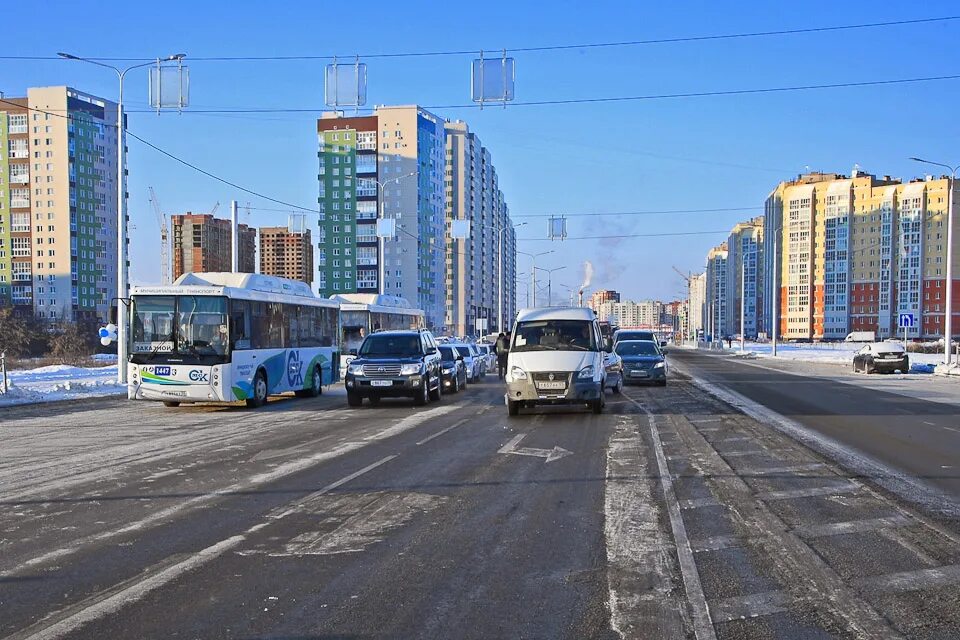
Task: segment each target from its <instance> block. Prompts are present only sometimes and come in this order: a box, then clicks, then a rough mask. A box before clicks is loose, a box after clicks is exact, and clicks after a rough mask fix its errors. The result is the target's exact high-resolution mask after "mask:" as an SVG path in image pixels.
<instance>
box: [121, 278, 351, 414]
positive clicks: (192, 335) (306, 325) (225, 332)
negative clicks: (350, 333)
mask: <svg viewBox="0 0 960 640" xmlns="http://www.w3.org/2000/svg"><path fill="white" fill-rule="evenodd" d="M129 314H130V317H129V319H130V332H129V340H130V361H129V363H128V364H127V367H128V369H127V371H128V374H129V375H128V378H127V379H128V381H129V382H128V386H127V397H128V398H129V399H131V400H157V401H162V402H163V403H164V404H165V405H167V406H168V407H176V406H178V405H180V404H181V403H194V402H235V401H240V400H243V401H245V402H246V403H247V405H248V406H251V407H258V406H261V405H263V404H264V403H265V402H266V400H267V397H268V396H271V395H276V394H281V393H286V392H290V391H292V392H294V393H296V395H298V396H304V397H312V396H316V395H319V394H320V393H321V392H322V390H323V386H324V385H329V384H332V383H333V382H334V381H336V380H338V379H339V367H337V366H334V363H339V360H340V348H339V338H340V332H339V322H340V309H339V304H338V303H337V302H336V301H332V300H327V299H324V298H318V297H317V296H315V295H314V294H313V292H312V291H311V290H310V286H309V285H308V284H306V283H303V282H298V281H294V280H287V279H285V278H276V277H273V276H265V275H259V274H253V273H186V274H184V275H182V276H181V277H180V278H178V279H177V281H176V282H174V283H173V284H172V285H164V286H142V287H133V289H132V292H131V295H130V307H129Z"/></svg>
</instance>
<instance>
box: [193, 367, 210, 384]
mask: <svg viewBox="0 0 960 640" xmlns="http://www.w3.org/2000/svg"><path fill="white" fill-rule="evenodd" d="M188 376H189V378H190V380H192V381H193V382H209V375H208V374H207V372H206V371H201V370H200V369H192V370H191V371H190V373H189V374H188Z"/></svg>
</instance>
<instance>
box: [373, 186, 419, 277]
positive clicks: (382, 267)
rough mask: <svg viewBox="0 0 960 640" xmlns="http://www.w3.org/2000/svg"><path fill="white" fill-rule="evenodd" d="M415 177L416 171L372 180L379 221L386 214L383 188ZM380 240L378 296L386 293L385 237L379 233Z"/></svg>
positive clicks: (383, 218)
mask: <svg viewBox="0 0 960 640" xmlns="http://www.w3.org/2000/svg"><path fill="white" fill-rule="evenodd" d="M415 175H417V172H416V171H411V172H410V173H405V174H403V175H402V176H397V177H395V178H390V179H389V180H384V181H383V182H380V181H379V180H374V183H376V185H377V194H378V196H377V200H378V201H379V203H380V207H379V210H380V212H379V218H380V220H385V219H386V217H385V216H386V214H385V213H384V202H383V188H384V187H385V186H386V185H388V184H390V183H391V182H399V181H400V180H403V179H404V178H409V177H410V176H415ZM377 235H378V236H379V238H380V295H384V294H386V293H387V283H386V279H387V237H386V236H385V235H382V234H381V233H378V234H377Z"/></svg>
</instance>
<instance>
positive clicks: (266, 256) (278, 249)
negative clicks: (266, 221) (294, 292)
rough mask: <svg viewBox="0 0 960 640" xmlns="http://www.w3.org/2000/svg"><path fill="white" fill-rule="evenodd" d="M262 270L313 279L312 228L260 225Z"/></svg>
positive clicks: (308, 282) (307, 279)
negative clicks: (301, 230) (296, 229)
mask: <svg viewBox="0 0 960 640" xmlns="http://www.w3.org/2000/svg"><path fill="white" fill-rule="evenodd" d="M260 273H262V274H264V275H268V276H279V277H281V278H289V279H290V280H302V281H303V282H306V283H307V284H310V283H311V282H312V281H313V244H312V242H311V240H310V230H309V229H305V230H304V231H303V232H296V231H290V230H289V229H288V228H287V227H261V228H260Z"/></svg>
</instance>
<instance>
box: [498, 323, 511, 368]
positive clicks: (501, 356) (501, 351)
mask: <svg viewBox="0 0 960 640" xmlns="http://www.w3.org/2000/svg"><path fill="white" fill-rule="evenodd" d="M508 336H509V334H504V333H503V332H502V331H501V332H500V335H498V336H497V343H496V345H495V347H496V351H497V376H498V377H499V378H500V379H501V380H503V378H504V376H506V374H507V353H509V352H510V338H509V337H508Z"/></svg>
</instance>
